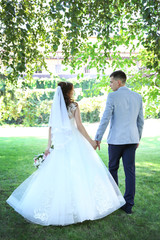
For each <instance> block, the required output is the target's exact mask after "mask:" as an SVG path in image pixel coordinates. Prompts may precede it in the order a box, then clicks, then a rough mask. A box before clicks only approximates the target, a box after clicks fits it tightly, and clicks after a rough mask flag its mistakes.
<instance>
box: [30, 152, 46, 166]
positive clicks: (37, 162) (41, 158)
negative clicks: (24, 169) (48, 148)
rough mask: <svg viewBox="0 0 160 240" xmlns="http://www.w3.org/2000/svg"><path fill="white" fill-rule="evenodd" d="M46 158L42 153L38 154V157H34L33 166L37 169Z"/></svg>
mask: <svg viewBox="0 0 160 240" xmlns="http://www.w3.org/2000/svg"><path fill="white" fill-rule="evenodd" d="M45 158H46V156H45V155H44V153H40V154H38V155H36V156H35V157H34V158H33V160H34V166H35V167H36V168H39V166H40V165H41V164H42V162H43V161H44V160H45Z"/></svg>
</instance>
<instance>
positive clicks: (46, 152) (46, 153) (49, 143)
mask: <svg viewBox="0 0 160 240" xmlns="http://www.w3.org/2000/svg"><path fill="white" fill-rule="evenodd" d="M50 147H51V127H49V133H48V146H47V149H46V150H45V153H44V154H45V155H46V156H47V155H48V154H49V149H50Z"/></svg>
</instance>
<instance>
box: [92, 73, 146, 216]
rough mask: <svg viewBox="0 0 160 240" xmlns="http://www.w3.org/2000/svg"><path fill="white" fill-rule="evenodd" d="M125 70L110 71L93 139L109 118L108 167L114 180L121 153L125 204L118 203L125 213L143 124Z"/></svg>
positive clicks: (130, 200) (138, 102) (131, 195)
mask: <svg viewBox="0 0 160 240" xmlns="http://www.w3.org/2000/svg"><path fill="white" fill-rule="evenodd" d="M125 83H126V74H125V73H124V72H123V71H115V72H113V73H112V74H111V75H110V87H111V89H112V90H113V92H112V93H109V94H108V98H107V102H106V107H105V110H104V113H103V116H102V119H101V121H100V125H99V128H98V130H97V133H96V137H95V140H96V142H97V146H98V148H99V149H100V142H101V139H102V137H103V134H104V132H105V130H106V128H107V126H108V123H109V121H110V131H109V134H108V138H107V143H108V153H109V171H110V173H111V174H112V176H113V178H114V180H115V181H116V183H117V184H118V174H117V171H118V168H119V162H120V158H121V157H122V161H123V167H124V172H125V194H124V198H125V200H126V204H125V205H124V206H123V207H122V210H124V211H125V212H126V213H127V214H131V213H132V207H133V205H134V196H135V151H136V148H137V147H138V145H139V141H140V139H141V135H142V129H143V124H144V119H143V106H142V97H141V96H140V95H139V94H138V93H136V92H133V91H131V90H129V89H128V88H127V87H126V86H125Z"/></svg>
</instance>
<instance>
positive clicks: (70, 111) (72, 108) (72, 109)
mask: <svg viewBox="0 0 160 240" xmlns="http://www.w3.org/2000/svg"><path fill="white" fill-rule="evenodd" d="M76 108H77V104H76V103H71V104H70V105H69V106H68V108H67V111H68V116H69V118H73V117H74V112H75V110H76Z"/></svg>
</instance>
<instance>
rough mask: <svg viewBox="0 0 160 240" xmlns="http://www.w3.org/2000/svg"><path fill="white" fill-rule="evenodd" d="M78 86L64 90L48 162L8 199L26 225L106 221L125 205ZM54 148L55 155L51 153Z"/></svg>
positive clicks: (57, 100)
mask: <svg viewBox="0 0 160 240" xmlns="http://www.w3.org/2000/svg"><path fill="white" fill-rule="evenodd" d="M73 92H74V87H73V84H72V83H69V82H60V83H59V84H58V87H57V90H56V93H55V96H54V100H53V104H52V109H51V115H50V119H49V138H48V148H47V149H46V151H45V155H46V158H45V161H44V162H43V163H42V164H41V166H40V167H39V168H38V169H37V171H35V172H34V173H33V174H32V175H31V176H30V177H28V178H27V179H26V180H25V181H24V182H23V183H22V184H21V185H20V186H19V187H18V188H17V189H16V190H15V191H14V192H13V193H12V194H11V196H10V197H9V198H8V199H7V203H8V204H9V205H10V206H12V207H13V208H14V209H15V211H17V212H18V213H19V214H21V215H22V216H23V217H24V218H25V219H27V220H29V221H30V222H32V223H36V224H40V225H45V226H48V225H62V226H64V225H69V224H74V223H78V222H83V221H85V220H95V219H100V218H103V217H105V216H107V215H108V214H110V213H112V212H114V211H115V210H117V209H119V208H120V207H122V206H123V205H124V204H125V200H124V198H123V196H122V194H121V192H120V190H119V188H118V186H117V185H116V183H115V181H114V179H113V178H112V176H111V174H110V173H109V171H108V169H107V168H106V166H105V165H104V163H103V162H102V160H101V159H100V157H99V156H98V154H97V153H96V151H94V149H96V146H97V144H96V142H95V141H93V140H92V139H91V138H90V137H89V135H88V133H87V132H86V130H85V128H84V126H83V124H82V122H81V117H80V110H79V107H78V104H77V103H76V102H74V101H73V99H72V97H73ZM51 144H53V145H54V149H53V150H51V148H50V147H51Z"/></svg>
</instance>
